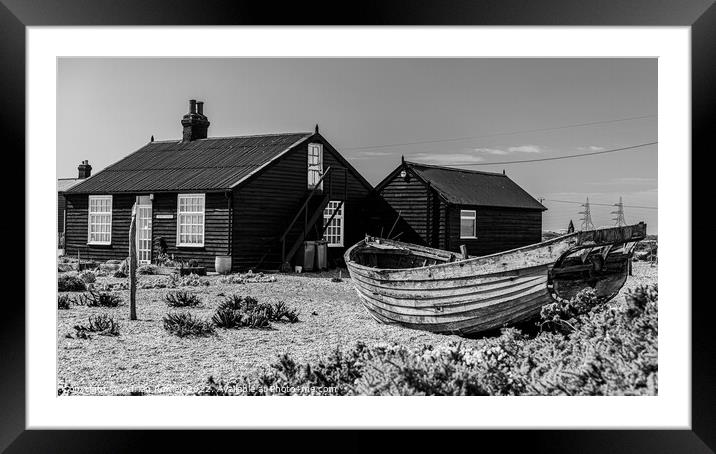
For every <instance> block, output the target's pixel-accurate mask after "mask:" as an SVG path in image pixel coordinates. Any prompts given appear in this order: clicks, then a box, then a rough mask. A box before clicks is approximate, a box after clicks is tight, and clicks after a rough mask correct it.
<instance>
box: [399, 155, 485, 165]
mask: <svg viewBox="0 0 716 454" xmlns="http://www.w3.org/2000/svg"><path fill="white" fill-rule="evenodd" d="M405 159H406V160H411V161H416V162H422V163H425V164H439V165H451V164H453V165H454V164H458V163H460V164H465V163H468V164H472V163H476V162H482V161H484V160H485V158H483V157H482V156H477V155H475V154H474V153H415V154H411V155H410V156H406V157H405Z"/></svg>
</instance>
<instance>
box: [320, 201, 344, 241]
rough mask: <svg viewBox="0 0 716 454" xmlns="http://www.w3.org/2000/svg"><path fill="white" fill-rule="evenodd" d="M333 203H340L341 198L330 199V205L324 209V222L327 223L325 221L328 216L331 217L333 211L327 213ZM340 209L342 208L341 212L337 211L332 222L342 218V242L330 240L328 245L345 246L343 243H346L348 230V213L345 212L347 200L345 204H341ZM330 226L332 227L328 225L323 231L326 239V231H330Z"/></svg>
mask: <svg viewBox="0 0 716 454" xmlns="http://www.w3.org/2000/svg"><path fill="white" fill-rule="evenodd" d="M333 203H335V204H340V203H341V201H340V200H330V201H329V202H328V205H327V206H326V208H325V209H324V210H323V222H324V223H325V222H326V221H327V220H328V218H330V217H331V215H332V214H333V212H332V211H331V212H329V213H326V210H328V209H329V207H330V206H331V204H333ZM340 210H341V211H340V213H336V215H335V216H334V217H333V220H332V221H331V223H333V222H334V221H336V219H340V220H341V231H340V240H341V241H340V243H331V242H329V243H328V244H327V245H328V247H343V244H344V243H345V231H346V215H345V214H346V203H345V202H343V205H341V209H340ZM330 227H331V226H330V225H329V226H327V227H326V230H325V231H324V232H323V239H324V240H325V239H326V233H327V232H328V229H329V228H330Z"/></svg>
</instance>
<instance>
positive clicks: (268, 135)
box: [149, 131, 314, 143]
mask: <svg viewBox="0 0 716 454" xmlns="http://www.w3.org/2000/svg"><path fill="white" fill-rule="evenodd" d="M313 134H314V133H312V132H306V131H299V132H274V133H263V134H248V135H243V136H220V137H206V138H204V139H195V140H192V142H199V141H206V140H220V139H244V138H249V137H270V136H297V135H303V136H310V135H313ZM181 142H182V140H181V139H172V140H154V141H152V142H149V143H181Z"/></svg>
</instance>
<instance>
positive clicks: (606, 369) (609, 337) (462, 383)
mask: <svg viewBox="0 0 716 454" xmlns="http://www.w3.org/2000/svg"><path fill="white" fill-rule="evenodd" d="M595 301H596V299H594V298H593V294H591V295H590V293H589V292H585V293H584V294H582V295H578V297H577V298H575V299H573V301H571V302H570V304H569V305H560V306H555V307H553V308H552V309H550V311H552V312H549V313H548V316H549V317H550V319H549V320H554V317H555V316H556V315H559V320H564V319H567V317H568V320H570V325H572V327H573V328H570V329H562V328H560V329H555V330H554V331H548V330H544V331H540V332H538V333H536V334H535V335H534V336H528V335H525V334H524V333H522V332H521V331H520V330H518V329H515V328H508V329H503V330H502V333H501V335H500V336H496V337H492V338H482V339H479V340H476V341H472V342H473V343H472V344H471V345H469V346H464V345H461V344H455V343H453V344H451V345H448V346H446V347H440V348H433V347H431V346H424V347H422V348H416V349H411V348H406V347H404V346H400V345H394V344H393V345H378V346H373V347H366V346H365V345H363V344H357V345H356V346H355V347H354V348H353V349H349V350H344V351H339V350H336V351H335V352H334V353H333V354H331V355H329V356H328V357H324V358H322V359H320V360H318V361H313V362H308V363H303V364H300V363H298V362H296V361H295V359H293V358H292V357H291V356H289V355H284V356H281V357H280V358H279V359H278V360H277V361H276V362H274V363H273V364H271V366H270V368H268V369H265V370H264V371H262V372H260V373H253V374H250V375H243V376H239V377H237V378H234V379H232V380H230V381H228V382H225V381H222V380H219V381H217V380H215V379H214V378H213V377H209V379H208V380H207V384H206V387H205V388H204V389H203V390H202V391H201V393H200V394H206V395H232V394H338V395H346V394H360V395H476V394H489V395H655V394H657V392H658V350H657V347H658V289H657V287H656V286H651V287H638V288H636V289H633V290H630V291H628V292H627V293H626V296H625V297H624V298H623V300H622V301H615V302H613V303H612V304H597V303H596V302H595ZM244 302H245V299H242V298H240V297H234V298H233V299H230V300H227V302H226V304H225V308H227V309H228V308H230V307H243V306H242V305H243V304H244ZM563 317H564V318H563ZM558 326H559V325H558ZM468 342H470V341H468ZM319 387H323V388H319Z"/></svg>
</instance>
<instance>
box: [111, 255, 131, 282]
mask: <svg viewBox="0 0 716 454" xmlns="http://www.w3.org/2000/svg"><path fill="white" fill-rule="evenodd" d="M128 276H129V258H126V259H124V260H122V263H121V264H120V265H119V269H118V270H117V271H115V272H114V277H116V278H120V279H124V278H126V277H128Z"/></svg>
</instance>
